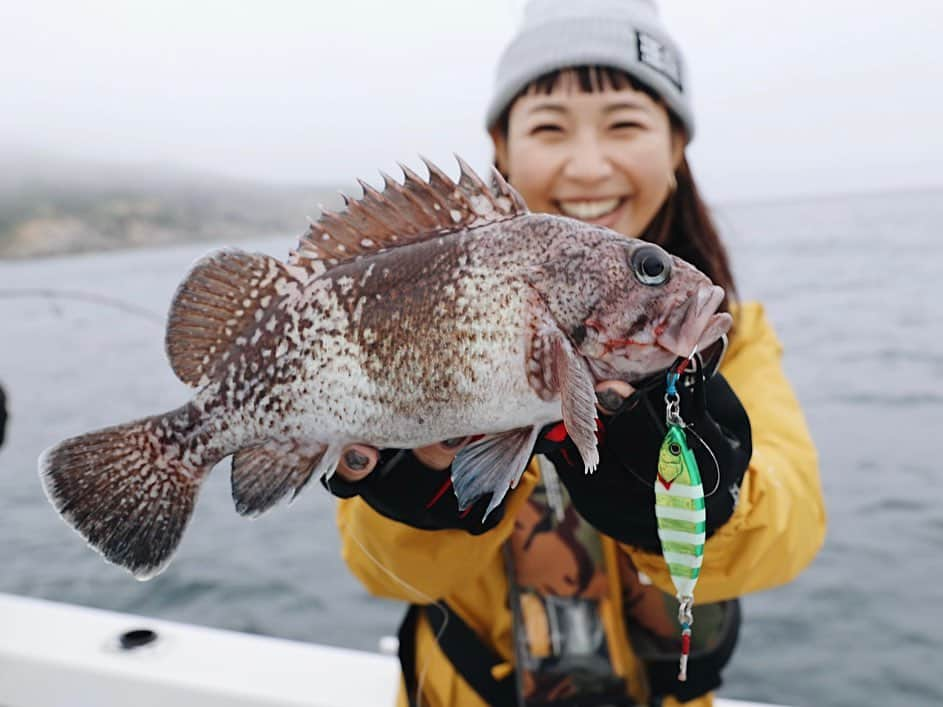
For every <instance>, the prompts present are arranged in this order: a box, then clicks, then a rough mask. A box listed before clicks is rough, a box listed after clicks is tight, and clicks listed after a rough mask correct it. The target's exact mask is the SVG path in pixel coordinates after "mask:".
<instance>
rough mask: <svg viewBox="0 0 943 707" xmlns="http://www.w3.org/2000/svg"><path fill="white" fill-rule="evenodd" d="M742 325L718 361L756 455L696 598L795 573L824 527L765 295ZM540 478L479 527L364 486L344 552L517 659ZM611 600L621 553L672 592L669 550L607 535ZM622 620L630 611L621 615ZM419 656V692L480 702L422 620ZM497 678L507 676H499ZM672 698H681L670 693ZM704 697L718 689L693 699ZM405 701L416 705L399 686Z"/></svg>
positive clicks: (628, 671) (346, 523) (380, 584)
mask: <svg viewBox="0 0 943 707" xmlns="http://www.w3.org/2000/svg"><path fill="white" fill-rule="evenodd" d="M733 314H734V316H735V321H736V325H735V334H734V336H733V337H732V340H731V342H730V348H729V350H728V352H727V355H726V357H725V359H724V361H723V363H722V365H721V369H720V370H721V372H722V373H723V374H724V376H725V378H726V379H727V382H728V383H729V384H730V386H731V388H732V389H733V390H734V392H735V393H736V394H737V396H738V397H739V399H740V401H741V403H742V404H743V407H744V408H745V410H746V411H747V414H748V415H749V418H750V423H751V427H752V436H753V456H752V458H751V461H750V464H749V468H748V469H747V472H746V474H745V476H744V478H743V482H742V485H741V488H740V496H739V501H738V504H737V507H736V509H735V511H734V514H733V516H732V517H731V518H730V520H729V521H727V523H726V524H725V525H723V526H722V527H720V528H719V529H718V530H717V531H716V532H715V533H714V534H713V535H712V536H711V537H710V538H709V539H708V540H707V543H706V546H705V550H704V564H703V567H702V569H701V574H700V579H699V581H698V584H697V588H696V591H695V600H696V602H697V603H699V604H700V603H709V602H716V601H721V600H725V599H730V598H733V597H738V596H741V595H743V594H746V593H748V592H754V591H758V590H761V589H769V588H771V587H775V586H778V585H781V584H785V583H786V582H789V581H790V580H792V579H793V578H794V577H795V576H796V575H798V574H799V572H800V571H802V569H803V568H804V567H806V565H808V564H809V562H810V561H811V560H812V558H813V557H814V556H815V554H816V553H817V552H818V550H819V548H820V547H821V545H822V542H823V539H824V536H825V522H826V521H825V508H824V503H823V499H822V490H821V485H820V481H819V472H818V459H817V454H816V451H815V447H814V446H813V443H812V439H811V437H810V435H809V431H808V429H807V427H806V423H805V420H804V418H803V415H802V411H801V410H800V408H799V403H798V401H797V400H796V397H795V395H794V393H793V391H792V388H791V387H790V385H789V383H788V381H787V380H786V378H785V376H784V374H783V370H782V366H781V363H780V359H781V355H782V345H781V344H780V342H779V340H778V339H777V337H776V334H775V332H774V331H773V328H772V326H771V325H770V323H769V322H768V320H767V319H766V316H765V314H764V312H763V308H762V306H761V305H759V304H757V303H745V304H742V305H741V306H740V307H739V308H737V309H735V310H733ZM538 479H539V472H538V470H537V465H536V464H535V463H534V462H532V463H531V465H530V466H529V467H528V469H527V471H526V472H525V474H524V476H523V477H522V479H521V481H520V484H519V485H518V487H517V488H516V489H515V490H513V491H511V492H510V494H509V498H508V500H507V501H506V503H507V512H506V513H505V515H504V518H503V519H502V521H501V522H500V524H499V525H497V526H496V527H495V528H494V529H492V530H491V531H489V532H486V533H484V534H482V535H471V534H469V533H467V532H465V531H463V530H434V531H426V530H419V529H416V528H413V527H411V526H408V525H406V524H403V523H399V522H396V521H393V520H391V519H389V518H386V517H385V516H382V515H380V514H379V513H377V512H376V511H374V510H373V509H372V508H371V507H370V506H369V505H367V503H366V502H364V501H363V500H361V499H360V498H351V499H347V500H342V501H340V506H339V509H338V525H339V528H340V533H341V537H342V541H343V548H342V552H343V556H344V559H345V560H346V561H347V564H348V565H349V567H350V569H351V571H352V572H353V573H354V574H355V575H356V576H357V578H358V579H359V580H360V581H361V582H362V583H363V584H364V586H365V587H366V588H367V589H368V590H369V591H370V592H371V593H373V594H375V595H377V596H382V597H389V598H391V599H398V600H402V601H407V602H412V603H419V604H423V603H431V602H432V601H433V600H437V599H443V600H445V601H446V602H447V603H448V604H449V606H451V607H452V609H453V610H454V611H455V612H456V613H457V614H458V615H459V616H460V617H461V618H462V619H463V620H464V621H465V623H466V624H467V625H468V626H469V627H470V628H471V629H472V630H474V631H475V632H476V633H477V634H478V636H479V637H480V638H481V639H482V640H483V641H484V642H485V643H486V644H488V645H489V646H491V647H492V649H493V650H494V651H495V652H496V653H498V654H499V655H501V656H503V657H504V659H505V660H506V661H507V666H508V670H510V669H511V664H512V661H513V649H512V640H511V639H512V635H511V634H512V617H511V612H510V610H509V609H508V603H507V596H508V588H509V587H508V579H507V576H506V573H505V567H504V563H503V560H502V546H503V545H504V543H505V542H506V541H507V540H508V538H509V537H510V535H511V532H512V530H513V528H514V521H515V517H516V516H517V514H518V512H519V511H520V510H521V507H522V505H523V504H524V503H525V501H526V500H527V498H528V496H529V495H530V494H531V492H532V491H533V490H534V487H535V486H536V484H537V482H538ZM603 549H604V554H605V558H606V569H607V572H606V576H607V578H608V581H609V585H610V587H609V589H610V595H609V596H610V599H611V605H612V606H614V607H616V611H617V612H618V611H621V597H622V593H621V586H620V580H619V572H618V571H616V561H617V554H618V553H621V552H624V553H627V554H628V555H629V557H630V558H631V560H632V563H633V564H634V565H635V567H636V568H638V570H639V571H641V572H644V573H645V574H646V575H648V577H649V578H651V580H652V581H653V582H654V583H655V584H656V585H657V586H658V587H659V588H661V589H662V590H663V591H665V592H668V593H669V594H672V595H673V594H674V588H673V586H672V583H671V579H670V577H669V575H668V569H667V567H666V565H665V563H664V560H663V559H662V558H661V556H660V555H657V554H650V553H645V552H641V551H639V550H637V549H635V548H633V547H630V546H625V545H619V544H617V543H616V542H615V541H614V540H612V539H611V538H607V537H603ZM614 618H615V619H616V623H617V624H619V625H621V618H622V617H621V616H616V617H614ZM619 633H620V635H621V639H620V640H619V641H618V643H619V645H618V646H617V647H616V649H615V650H614V651H613V653H614V655H613V659H614V663H615V664H616V665H618V666H619V668H620V669H621V671H622V672H623V675H624V676H625V677H627V678H628V681H629V685H630V689H632V690H633V694H632V696H633V698H634V699H635V700H636V701H638V702H639V703H640V704H645V703H646V702H647V694H645V690H646V687H645V673H644V670H643V666H642V665H641V663H640V661H639V660H638V659H637V658H636V657H635V656H634V655H633V653H632V650H631V646H630V644H629V641H628V638H627V636H626V634H625V631H621V632H619ZM416 666H417V669H418V670H419V671H421V673H422V675H421V676H420V680H421V690H422V704H424V705H429V706H430V707H446V706H447V705H462V706H463V707H466V706H467V707H474V706H480V705H483V704H484V703H483V702H482V700H481V698H480V697H479V696H478V694H477V693H476V692H475V691H474V690H473V689H472V688H471V687H470V686H469V685H468V684H467V683H466V682H465V681H464V679H463V678H462V677H461V676H460V675H459V674H458V672H457V671H456V669H455V667H454V666H453V665H452V664H451V663H450V662H449V661H448V659H447V658H446V657H445V656H444V655H443V653H442V652H441V650H440V649H439V646H438V644H437V643H436V641H435V637H434V636H433V634H432V631H431V630H430V628H429V626H428V624H426V623H425V621H424V619H423V620H420V622H419V625H418V629H417V635H416ZM495 677H496V678H500V677H501V676H495ZM664 704H665V705H677V704H678V703H677V702H676V701H672V700H666V701H665V703H664ZM686 704H688V705H697V706H698V707H707V706H709V705H711V704H712V696H711V695H706V696H705V697H702V698H699V699H697V700H694V701H691V702H688V703H686ZM398 705H403V706H405V705H407V701H406V697H405V694H404V691H403V689H402V687H401V689H400V695H399V700H398Z"/></svg>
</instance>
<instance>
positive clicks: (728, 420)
mask: <svg viewBox="0 0 943 707" xmlns="http://www.w3.org/2000/svg"><path fill="white" fill-rule="evenodd" d="M701 369H702V367H700V366H699V367H698V369H697V370H695V371H690V372H687V373H685V374H684V375H683V376H682V378H681V380H679V381H678V385H677V388H678V393H679V396H680V401H681V402H680V410H681V417H682V419H683V420H684V421H685V423H686V424H687V425H688V426H689V428H690V429H689V431H688V435H687V438H688V446H689V447H690V448H691V451H692V452H694V456H695V458H696V459H697V463H698V468H699V469H700V474H701V480H702V484H703V486H704V494H705V504H706V514H707V534H708V536H710V535H711V534H712V533H713V532H714V531H715V530H716V529H717V528H719V527H720V526H721V525H723V524H724V523H725V522H727V520H728V519H729V518H730V516H731V515H732V514H733V511H734V507H735V505H736V501H737V497H738V494H739V490H740V482H741V481H742V479H743V474H744V473H745V471H746V469H747V465H748V464H749V461H750V455H751V453H752V438H751V434H750V421H749V418H748V417H747V414H746V411H745V410H744V409H743V406H742V405H741V404H740V401H739V399H738V398H737V396H736V394H735V393H734V392H733V390H732V389H731V388H730V386H729V385H728V384H727V381H726V380H724V378H723V376H721V375H720V374H715V375H713V377H711V378H709V379H705V374H704V373H703V371H702V370H701ZM660 380H661V381H662V382H661V383H660V384H659V383H657V379H656V382H655V384H654V385H653V386H652V387H651V388H648V389H642V390H639V391H636V392H635V393H634V394H633V395H632V396H631V397H630V398H628V399H627V400H626V401H625V403H624V404H623V405H621V406H620V407H619V409H618V410H616V411H614V412H613V414H605V412H603V413H602V414H601V415H600V421H601V423H602V424H601V426H600V430H599V437H600V443H599V451H600V462H599V467H598V468H597V469H596V471H595V473H593V474H585V473H584V471H583V462H582V459H581V458H580V455H579V452H578V451H577V450H576V447H575V445H574V444H573V442H572V441H571V440H570V439H569V438H568V437H566V438H561V437H562V435H561V432H562V430H561V429H560V428H559V427H558V426H553V425H551V426H548V427H546V428H544V430H543V432H542V434H541V437H540V440H539V441H538V443H537V447H536V450H535V451H536V452H538V453H542V454H544V455H545V456H547V457H548V458H549V459H550V461H552V462H553V464H554V466H555V467H556V469H557V473H558V475H559V477H560V480H561V481H562V482H563V483H564V484H565V486H566V488H567V491H569V494H570V498H571V499H572V501H573V504H574V506H575V507H576V510H577V511H578V512H579V513H580V515H582V516H583V518H585V519H586V521H587V522H589V523H590V524H591V525H593V526H594V527H595V528H597V529H598V530H600V531H601V532H603V533H605V534H606V535H609V536H611V537H613V538H615V539H616V540H618V541H619V542H623V543H626V544H629V545H633V546H635V547H638V548H641V549H644V550H648V551H651V552H657V551H660V549H661V544H660V542H659V540H658V529H657V524H656V519H655V492H654V481H655V475H656V472H657V466H658V451H659V449H660V448H661V444H662V441H663V440H664V437H665V433H666V431H667V428H666V426H665V401H664V394H665V385H664V377H661V379H660ZM600 399H601V401H602V402H608V403H609V404H610V405H611V402H612V401H611V400H607V399H606V397H603V396H601V398H600ZM692 432H693V433H696V435H697V436H695V434H692ZM698 437H699V438H700V440H703V443H702V442H701V441H699V439H698ZM705 445H706V447H709V448H710V451H708V450H707V448H706V447H705ZM711 452H712V453H713V456H712V454H711ZM715 459H716V462H715Z"/></svg>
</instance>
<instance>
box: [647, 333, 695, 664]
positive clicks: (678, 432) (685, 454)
mask: <svg viewBox="0 0 943 707" xmlns="http://www.w3.org/2000/svg"><path fill="white" fill-rule="evenodd" d="M695 353H696V350H695V352H692V353H691V356H690V357H688V358H687V359H685V360H684V361H683V362H682V363H681V364H680V365H679V366H677V367H673V368H672V370H671V371H670V372H669V373H668V385H667V389H666V392H665V406H666V411H665V424H666V426H667V427H668V432H667V434H666V435H665V439H664V441H663V442H662V444H661V449H660V450H659V452H658V474H657V476H656V480H655V518H656V519H657V521H658V538H659V540H661V548H662V554H663V555H664V558H665V563H666V564H667V565H668V570H669V573H670V574H671V581H672V583H673V584H674V586H675V590H676V591H677V596H678V603H679V607H678V622H679V623H680V624H681V660H680V670H679V673H678V680H680V681H681V682H684V681H685V680H687V672H688V655H689V654H690V652H691V625H692V624H693V623H694V615H693V613H692V607H693V606H694V587H695V585H696V584H697V578H698V575H699V574H700V572H701V562H702V560H703V558H704V541H705V538H706V532H707V515H706V513H705V509H704V486H703V484H702V483H701V474H700V471H699V470H698V468H697V460H695V458H694V453H693V452H692V451H691V449H690V447H688V442H687V435H686V434H685V431H684V430H685V427H686V425H685V423H684V420H682V419H681V413H680V397H679V395H678V391H677V388H676V383H677V381H678V378H679V377H680V376H681V374H682V373H683V372H684V369H685V368H687V366H688V364H689V363H690V362H691V360H692V359H693V357H694V355H695Z"/></svg>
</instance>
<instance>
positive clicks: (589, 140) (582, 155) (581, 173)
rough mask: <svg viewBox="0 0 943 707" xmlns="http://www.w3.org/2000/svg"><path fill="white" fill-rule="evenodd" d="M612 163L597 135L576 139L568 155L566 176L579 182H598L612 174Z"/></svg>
mask: <svg viewBox="0 0 943 707" xmlns="http://www.w3.org/2000/svg"><path fill="white" fill-rule="evenodd" d="M612 171H613V170H612V163H611V162H610V161H609V158H608V156H607V155H606V151H605V148H604V146H603V145H602V144H600V142H599V140H598V139H597V138H595V137H582V138H580V139H578V140H574V141H573V144H572V146H571V149H570V153H569V155H567V161H566V165H565V167H564V170H563V174H564V176H566V177H567V178H569V179H572V180H574V181H578V182H598V181H601V180H603V179H606V178H607V177H609V176H610V175H611V174H612Z"/></svg>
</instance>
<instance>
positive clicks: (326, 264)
mask: <svg viewBox="0 0 943 707" xmlns="http://www.w3.org/2000/svg"><path fill="white" fill-rule="evenodd" d="M456 160H457V161H458V165H459V170H460V176H459V179H458V182H454V181H452V179H451V178H450V177H449V176H448V175H447V174H445V172H443V171H442V170H441V169H439V168H438V167H437V166H436V165H435V164H433V163H432V162H430V161H429V160H427V159H423V163H424V164H425V165H426V169H427V170H428V172H429V178H428V179H423V178H422V177H420V176H419V175H418V174H416V173H415V172H413V171H412V170H411V169H409V168H408V167H406V166H404V165H400V168H401V169H402V170H403V183H402V184H400V183H399V182H398V181H397V180H395V179H393V178H392V177H389V176H387V175H386V174H382V175H381V176H382V177H383V189H382V190H377V189H374V188H373V187H372V186H370V185H369V184H367V183H366V182H364V181H361V182H360V187H361V189H362V190H363V194H362V196H361V197H360V198H359V199H353V198H351V197H348V196H346V195H343V194H342V196H343V197H344V202H345V204H346V208H345V209H344V210H343V211H340V212H337V213H335V212H333V211H328V210H327V209H324V208H322V209H321V215H320V217H319V218H318V220H317V221H316V222H315V223H313V224H312V225H311V227H310V228H309V229H308V232H307V233H306V234H305V235H304V236H302V237H301V240H300V241H299V242H298V246H297V248H296V249H295V251H293V252H292V256H291V259H290V262H291V263H293V264H295V265H301V266H304V267H306V268H308V269H309V270H310V271H311V272H312V273H314V274H321V273H323V272H324V271H325V270H327V269H330V268H332V267H334V266H335V265H338V264H339V263H343V262H346V261H349V260H352V259H355V258H357V257H360V256H363V255H369V254H372V253H378V252H380V251H383V250H387V249H389V248H394V247H399V246H406V245H410V244H411V243H417V242H419V241H426V240H431V239H434V238H439V237H442V236H445V235H448V234H449V233H454V232H456V231H460V230H463V229H468V228H475V227H478V226H484V225H487V224H490V223H496V222H498V221H504V220H507V219H512V218H515V217H517V216H521V215H523V214H526V213H528V210H527V206H526V205H525V204H524V200H523V199H522V198H521V196H520V195H519V194H518V193H517V192H516V191H515V190H514V188H513V187H511V186H510V185H509V184H508V183H507V182H506V181H505V180H504V178H503V177H502V176H501V174H500V172H498V171H497V170H495V171H494V173H493V174H492V179H491V185H490V186H489V185H488V184H486V183H485V182H484V181H483V180H482V179H481V178H480V177H479V176H478V175H477V174H475V172H474V170H472V168H471V167H469V166H468V164H467V163H466V162H465V161H464V160H463V159H462V158H461V157H458V156H457V155H456Z"/></svg>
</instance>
